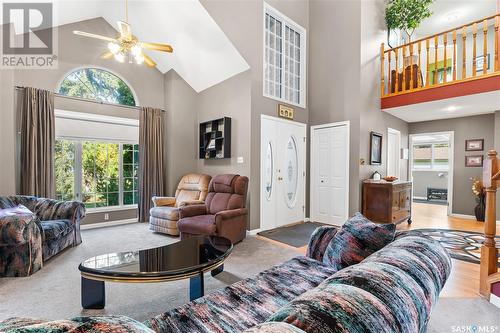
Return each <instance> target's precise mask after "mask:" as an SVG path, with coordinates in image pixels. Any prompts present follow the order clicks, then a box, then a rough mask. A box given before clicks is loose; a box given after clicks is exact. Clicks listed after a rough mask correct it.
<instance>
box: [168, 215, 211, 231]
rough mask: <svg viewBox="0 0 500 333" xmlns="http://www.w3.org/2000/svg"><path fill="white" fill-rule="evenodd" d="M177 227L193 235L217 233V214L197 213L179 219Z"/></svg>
mask: <svg viewBox="0 0 500 333" xmlns="http://www.w3.org/2000/svg"><path fill="white" fill-rule="evenodd" d="M177 227H178V228H179V230H182V232H183V233H187V234H193V235H213V234H215V229H216V226H215V215H197V216H191V217H187V218H184V219H181V220H179V222H177Z"/></svg>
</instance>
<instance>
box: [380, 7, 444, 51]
mask: <svg viewBox="0 0 500 333" xmlns="http://www.w3.org/2000/svg"><path fill="white" fill-rule="evenodd" d="M433 2H434V0H389V1H388V2H387V5H386V7H385V24H386V26H387V43H388V45H389V46H390V47H391V48H392V46H391V44H390V41H389V37H390V33H391V31H398V30H399V31H401V32H404V34H405V35H406V36H400V37H403V38H402V39H404V41H402V44H405V43H408V42H410V41H411V36H412V35H413V32H415V29H417V28H418V27H419V26H420V24H421V23H422V21H423V20H425V19H426V18H428V17H430V16H431V15H432V12H431V10H430V9H429V7H430V5H431V4H432V3H433ZM396 46H398V45H396Z"/></svg>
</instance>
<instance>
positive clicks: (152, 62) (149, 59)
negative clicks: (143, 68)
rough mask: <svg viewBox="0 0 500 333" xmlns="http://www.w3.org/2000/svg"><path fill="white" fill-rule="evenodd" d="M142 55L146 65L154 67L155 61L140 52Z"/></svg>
mask: <svg viewBox="0 0 500 333" xmlns="http://www.w3.org/2000/svg"><path fill="white" fill-rule="evenodd" d="M142 55H143V57H144V62H145V63H146V65H148V67H155V66H156V62H154V60H153V59H151V58H150V57H149V56H148V55H146V54H144V53H143V54H142Z"/></svg>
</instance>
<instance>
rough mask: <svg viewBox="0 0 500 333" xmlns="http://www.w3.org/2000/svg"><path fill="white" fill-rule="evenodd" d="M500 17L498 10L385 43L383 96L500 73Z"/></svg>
mask: <svg viewBox="0 0 500 333" xmlns="http://www.w3.org/2000/svg"><path fill="white" fill-rule="evenodd" d="M499 20H500V13H497V14H496V15H493V16H490V17H487V18H485V19H482V20H478V21H475V22H472V23H469V24H466V25H464V26H461V27H457V28H455V29H451V30H448V31H444V32H441V33H438V34H435V35H432V36H429V37H425V38H422V39H418V40H415V41H412V42H410V43H408V44H404V45H401V46H398V47H395V48H392V49H388V50H386V49H385V48H384V44H382V46H381V50H380V60H381V73H380V80H381V89H380V90H381V97H388V96H393V95H398V94H404V93H408V92H414V91H419V90H424V89H429V88H434V87H439V86H443V85H449V84H454V83H458V82H463V81H467V80H475V79H480V78H484V77H488V76H493V75H499V74H500V72H499V67H500V64H499V59H498V39H499V32H498V27H499ZM422 66H424V67H422Z"/></svg>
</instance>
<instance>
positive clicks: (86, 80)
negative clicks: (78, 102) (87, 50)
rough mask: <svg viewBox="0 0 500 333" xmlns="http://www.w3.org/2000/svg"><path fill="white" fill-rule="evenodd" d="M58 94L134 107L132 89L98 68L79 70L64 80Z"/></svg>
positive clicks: (114, 76)
mask: <svg viewBox="0 0 500 333" xmlns="http://www.w3.org/2000/svg"><path fill="white" fill-rule="evenodd" d="M59 93H60V94H61V95H65V96H71V97H80V98H86V99H93V100H96V101H100V102H106V103H114V104H122V105H129V106H135V105H136V101H135V98H134V94H133V93H132V89H130V87H129V86H128V85H127V84H126V83H125V82H123V80H122V79H120V78H119V77H118V76H116V75H115V74H113V73H111V72H108V71H106V70H103V69H99V68H81V69H78V70H76V71H74V72H71V73H70V74H69V75H68V76H66V77H65V78H64V80H62V82H61V86H60V87H59Z"/></svg>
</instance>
